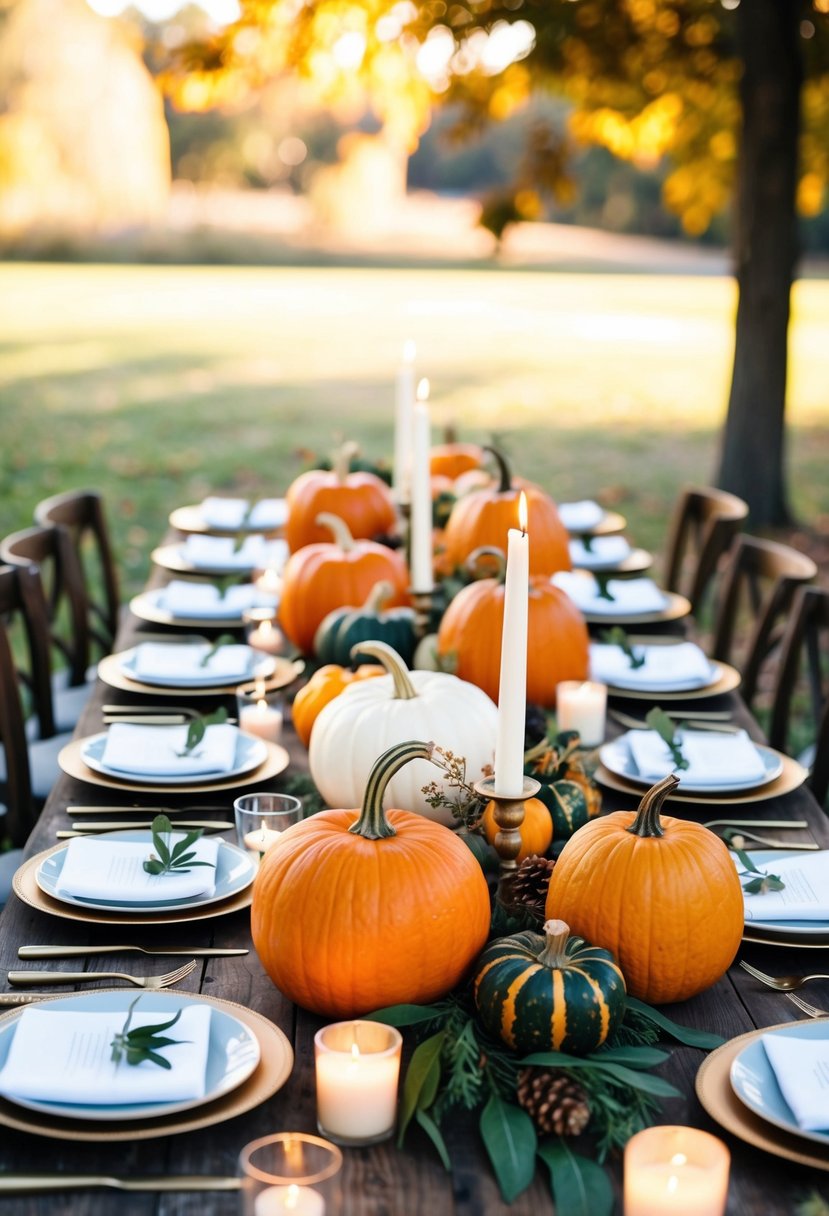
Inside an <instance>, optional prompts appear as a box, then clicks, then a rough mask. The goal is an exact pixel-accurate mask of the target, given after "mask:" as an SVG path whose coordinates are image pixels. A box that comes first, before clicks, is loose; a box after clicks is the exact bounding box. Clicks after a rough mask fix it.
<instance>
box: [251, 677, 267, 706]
mask: <svg viewBox="0 0 829 1216" xmlns="http://www.w3.org/2000/svg"><path fill="white" fill-rule="evenodd" d="M253 695H254V696H255V697H256V699H257V701H261V700H262V699H263V698H264V696H265V681H264V680H257V681H256V682H255V684H254V685H253Z"/></svg>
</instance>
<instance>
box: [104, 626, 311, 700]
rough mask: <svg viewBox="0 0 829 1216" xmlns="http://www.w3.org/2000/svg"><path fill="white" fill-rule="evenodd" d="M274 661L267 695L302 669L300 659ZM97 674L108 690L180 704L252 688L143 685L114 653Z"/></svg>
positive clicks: (266, 683)
mask: <svg viewBox="0 0 829 1216" xmlns="http://www.w3.org/2000/svg"><path fill="white" fill-rule="evenodd" d="M141 640H143V639H141V638H140V637H139V641H141ZM274 661H275V663H276V667H275V668H274V671H273V673H272V674H271V675H269V676H268V678H267V679H266V680H265V681H264V686H265V691H266V692H276V690H277V689H278V688H287V686H288V685H289V684H293V682H294V680H296V679H298V677H299V676H301V675H302V673H303V671H304V670H305V664H304V662H303V661H302V659H283V658H279V657H278V656H277V657H275V659H274ZM98 675H99V676H100V678H101V679H102V680H103V682H104V683H105V684H108V685H109V686H110V688H117V689H119V690H120V691H121V692H131V693H139V694H141V695H142V696H147V697H175V698H176V700H177V701H181V699H182V697H185V698H186V699H187V700H189V699H190V698H191V697H216V696H222V695H230V694H232V693H235V692H236V690H237V688H248V687H253V682H252V681H250V680H244V681H242V682H240V681H238V680H234V681H233V682H232V683H230V684H209V685H207V684H202V685H199V686H197V687H194V686H192V685H190V684H188V685H181V686H177V687H175V688H171V687H169V686H168V685H166V684H143V683H142V682H141V681H140V680H134V679H132V678H131V677H130V676H128V675H127V674H126V672H124V671H123V669H122V668H121V665H120V663H119V656H118V655H117V654H108V655H107V656H106V658H104V659H101V661H100V663H99V664H98Z"/></svg>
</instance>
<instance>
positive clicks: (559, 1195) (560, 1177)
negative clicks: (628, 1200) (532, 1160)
mask: <svg viewBox="0 0 829 1216" xmlns="http://www.w3.org/2000/svg"><path fill="white" fill-rule="evenodd" d="M538 1155H539V1157H540V1158H541V1160H542V1161H543V1162H544V1164H545V1165H546V1166H547V1168H548V1169H549V1171H550V1181H551V1183H552V1190H553V1200H554V1202H555V1209H556V1212H560V1213H562V1216H610V1213H611V1212H612V1211H613V1187H612V1186H611V1184H610V1179H609V1178H608V1176H607V1173H606V1171H605V1170H604V1169H602V1167H601V1166H600V1165H598V1164H597V1163H596V1162H595V1161H590V1160H589V1159H588V1158H587V1157H581V1156H579V1154H577V1153H574V1152H573V1151H572V1149H571V1148H570V1147H569V1145H568V1144H567V1143H566V1141H564V1140H562V1139H559V1140H557V1141H547V1142H546V1143H544V1144H540V1145H539V1146H538Z"/></svg>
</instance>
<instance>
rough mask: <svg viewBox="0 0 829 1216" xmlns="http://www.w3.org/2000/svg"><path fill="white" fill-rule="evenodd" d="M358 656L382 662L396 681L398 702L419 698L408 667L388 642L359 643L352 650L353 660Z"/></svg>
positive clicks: (395, 696)
mask: <svg viewBox="0 0 829 1216" xmlns="http://www.w3.org/2000/svg"><path fill="white" fill-rule="evenodd" d="M358 654H367V655H370V656H371V658H372V659H379V660H380V662H381V663H382V664H383V666H384V667H385V669H386V671H387V672H388V673H389V675H390V676H391V678H392V679H393V680H394V698H395V700H396V701H413V700H414V698H415V697H416V696H417V689H416V688H415V686H414V684H412V682H411V680H410V679H409V669H408V667H407V666H406V664H405V663H404V662H403V660H402V659H401V657H400V655H399V654H398V653H397V651H396V650H395V649H394V647H393V646H389V644H388V643H387V642H358V643H357V645H356V646H353V647H352V648H351V658H352V659H355V658H356V657H357V655H358Z"/></svg>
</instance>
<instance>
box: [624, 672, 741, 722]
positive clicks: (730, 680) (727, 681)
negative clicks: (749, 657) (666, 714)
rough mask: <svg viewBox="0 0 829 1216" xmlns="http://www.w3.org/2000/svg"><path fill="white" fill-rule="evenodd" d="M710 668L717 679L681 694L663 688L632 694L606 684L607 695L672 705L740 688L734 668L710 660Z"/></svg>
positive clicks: (703, 698)
mask: <svg viewBox="0 0 829 1216" xmlns="http://www.w3.org/2000/svg"><path fill="white" fill-rule="evenodd" d="M711 666H712V667H714V668H716V669H717V678H716V680H713V681H712V682H711V683H710V684H705V685H704V686H703V687H702V688H686V689H685V690H684V691H681V692H680V691H675V692H672V691H670V690H669V689H665V688H660V689H659V690H658V691H650V692H645V691H643V690H641V689H638V688H637V689H636V691H635V692H634V690H633V689H631V688H619V687H618V685H616V684H608V686H607V695H608V696H609V697H614V698H616V699H617V700H620V701H627V700H631V701H651V702H653V704H657V703H661V702H662V701H671V702H672V703H673V702H674V701H702V700H705V698H706V697H721V696H723V695H724V694H725V693H727V692H734V690H735V689H737V688H739V687H740V683H741V676H740V673H739V671H738V670H737V668H736V667H731V666H730V664H728V663H720V662H718V660H716V659H712V660H711ZM691 716H693V715H690V714H689V717H691Z"/></svg>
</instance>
